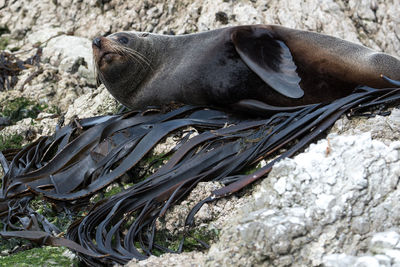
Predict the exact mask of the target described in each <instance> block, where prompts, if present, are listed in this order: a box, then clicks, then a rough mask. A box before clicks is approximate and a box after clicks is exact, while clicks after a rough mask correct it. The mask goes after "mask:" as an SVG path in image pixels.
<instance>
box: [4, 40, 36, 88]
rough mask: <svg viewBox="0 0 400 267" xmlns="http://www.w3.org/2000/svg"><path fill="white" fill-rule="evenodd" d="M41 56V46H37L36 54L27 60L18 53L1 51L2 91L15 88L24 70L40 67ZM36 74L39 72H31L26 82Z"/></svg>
mask: <svg viewBox="0 0 400 267" xmlns="http://www.w3.org/2000/svg"><path fill="white" fill-rule="evenodd" d="M41 56H42V48H41V47H38V48H36V52H35V54H34V55H33V56H31V57H29V58H27V59H25V60H21V59H20V58H18V57H17V56H16V53H10V52H7V51H0V91H5V90H10V89H13V88H14V86H15V85H16V84H17V82H18V75H19V74H20V72H21V71H22V70H25V69H27V68H32V67H34V66H37V67H39V64H40V58H41ZM36 74H37V72H34V74H31V76H30V77H28V79H27V80H26V81H25V82H24V83H26V82H29V80H30V79H32V78H33V77H34V75H36Z"/></svg>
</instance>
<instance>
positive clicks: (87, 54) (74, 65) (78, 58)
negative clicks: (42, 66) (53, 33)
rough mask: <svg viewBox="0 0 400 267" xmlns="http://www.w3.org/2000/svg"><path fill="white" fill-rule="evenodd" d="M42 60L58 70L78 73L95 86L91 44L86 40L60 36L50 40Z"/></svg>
mask: <svg viewBox="0 0 400 267" xmlns="http://www.w3.org/2000/svg"><path fill="white" fill-rule="evenodd" d="M43 59H44V60H48V62H49V63H50V64H51V65H53V66H56V67H59V70H61V71H63V72H68V73H72V74H73V73H78V74H79V76H81V77H83V78H85V79H86V80H88V82H89V83H91V84H96V80H95V75H94V63H93V55H92V42H91V41H90V40H88V39H86V38H82V37H76V36H68V35H61V36H58V37H55V38H53V39H51V40H50V41H49V42H48V43H47V46H46V47H45V49H44V50H43Z"/></svg>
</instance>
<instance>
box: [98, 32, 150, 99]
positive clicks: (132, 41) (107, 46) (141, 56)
mask: <svg viewBox="0 0 400 267" xmlns="http://www.w3.org/2000/svg"><path fill="white" fill-rule="evenodd" d="M147 35H148V34H147V33H136V32H118V33H114V34H111V35H109V36H107V37H103V36H102V37H96V38H94V39H93V42H92V48H93V57H94V60H93V62H94V64H95V70H96V75H97V81H98V82H100V83H103V84H104V85H105V86H106V87H107V89H108V90H109V91H110V93H111V94H112V95H113V96H114V97H115V98H117V99H118V100H120V101H121V102H122V103H123V104H125V103H124V96H125V97H126V95H128V94H130V93H132V94H133V93H134V91H135V90H136V89H137V87H138V86H139V84H140V83H141V82H142V80H143V79H145V77H146V76H147V74H148V72H149V71H150V70H151V68H152V67H151V65H152V58H153V56H154V51H153V46H152V40H151V38H147Z"/></svg>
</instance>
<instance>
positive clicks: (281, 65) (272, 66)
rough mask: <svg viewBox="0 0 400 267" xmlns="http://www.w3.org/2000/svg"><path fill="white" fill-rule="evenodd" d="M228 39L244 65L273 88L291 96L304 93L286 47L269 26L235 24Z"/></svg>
mask: <svg viewBox="0 0 400 267" xmlns="http://www.w3.org/2000/svg"><path fill="white" fill-rule="evenodd" d="M231 39H232V41H233V44H234V45H235V48H236V51H237V52H238V54H239V55H240V57H241V58H242V60H243V61H244V62H245V63H246V64H247V66H248V67H249V68H250V69H251V70H253V71H254V72H255V73H256V74H257V75H258V76H259V77H260V78H261V79H262V80H263V81H264V82H266V83H267V84H268V85H269V86H271V87H272V88H273V89H274V90H275V91H277V92H278V93H280V94H282V95H284V96H287V97H290V98H301V97H302V96H303V95H304V91H303V90H302V89H301V87H300V85H299V83H300V80H301V79H300V77H299V76H298V74H297V72H296V69H297V67H296V65H295V63H294V61H293V57H292V54H291V52H290V50H289V48H288V47H287V46H286V44H285V43H284V42H282V41H280V40H277V39H275V38H274V37H273V35H272V32H271V31H270V30H268V29H267V28H264V27H259V26H249V27H243V28H238V29H237V30H235V31H233V32H232V34H231Z"/></svg>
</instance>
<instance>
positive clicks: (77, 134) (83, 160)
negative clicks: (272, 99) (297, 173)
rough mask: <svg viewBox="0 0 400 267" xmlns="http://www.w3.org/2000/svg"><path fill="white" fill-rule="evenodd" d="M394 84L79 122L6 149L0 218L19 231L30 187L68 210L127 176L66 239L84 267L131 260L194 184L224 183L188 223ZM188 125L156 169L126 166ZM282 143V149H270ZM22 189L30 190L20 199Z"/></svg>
mask: <svg viewBox="0 0 400 267" xmlns="http://www.w3.org/2000/svg"><path fill="white" fill-rule="evenodd" d="M399 91H400V90H399V89H381V90H376V89H372V88H366V87H365V88H360V90H359V91H357V92H354V93H353V94H351V95H349V96H347V97H344V98H341V99H338V100H337V101H334V102H332V103H327V104H314V105H309V106H302V107H295V108H289V109H288V108H279V107H271V106H268V105H263V104H262V103H258V102H254V101H247V102H244V103H245V105H246V107H247V108H251V107H254V108H255V109H256V111H257V113H258V114H260V113H262V112H263V111H265V112H266V113H267V116H265V117H266V118H258V119H255V118H253V119H251V120H249V119H243V118H241V119H238V118H235V117H234V116H232V115H229V114H227V113H225V112H222V111H217V110H213V109H208V108H202V107H192V106H183V107H181V108H178V109H176V110H173V111H170V112H168V113H165V114H163V113H160V112H159V111H157V110H155V109H150V110H148V111H146V112H129V113H126V114H122V115H114V116H104V117H97V118H90V119H84V120H77V122H76V124H72V125H69V126H66V127H70V128H68V129H67V128H65V127H64V128H62V129H60V130H58V131H57V132H56V133H55V135H54V136H53V137H44V138H42V139H41V140H39V141H37V142H36V143H34V144H31V145H28V146H27V147H26V148H24V149H22V150H20V151H18V153H16V154H15V152H13V153H14V158H13V159H12V160H11V161H10V157H6V156H4V157H1V155H0V163H2V165H4V166H5V169H6V170H7V171H6V175H5V176H4V178H3V187H2V196H3V200H2V201H1V202H0V208H1V209H0V211H1V213H0V217H2V216H8V218H10V219H9V220H8V221H7V220H4V221H5V222H6V225H5V227H6V228H8V229H14V228H16V229H24V227H22V228H21V227H20V226H19V225H18V223H20V224H21V223H22V224H24V225H29V224H30V221H29V220H28V219H27V218H28V217H29V216H27V215H28V214H29V212H30V211H29V209H28V208H27V203H29V199H31V198H32V196H33V195H34V194H40V195H42V196H43V197H45V199H48V200H52V201H53V203H57V205H60V204H63V205H67V204H68V205H70V207H72V206H74V204H73V203H77V201H84V200H85V199H86V200H87V199H88V197H91V196H93V195H94V194H95V193H96V192H99V191H100V190H102V189H103V188H105V187H106V186H107V185H109V184H112V183H115V182H117V181H119V180H120V178H121V177H122V176H124V175H125V176H127V177H129V178H130V179H131V181H134V182H133V185H131V186H130V187H129V188H127V189H126V190H124V191H122V192H121V193H118V194H116V195H114V196H112V197H110V198H108V199H102V200H100V201H99V202H97V203H96V204H95V205H94V206H93V207H92V208H91V210H90V211H89V213H88V214H87V215H86V216H85V217H83V218H82V219H80V220H77V221H75V222H73V223H72V225H71V226H70V227H69V230H68V232H67V236H66V237H67V239H69V240H72V241H74V242H76V243H77V244H78V245H79V246H81V247H82V248H83V249H84V250H77V249H75V251H77V252H78V254H79V255H80V256H81V258H82V259H83V260H84V261H85V262H86V263H87V264H89V265H100V266H101V265H104V264H113V263H119V264H124V263H126V262H127V261H129V260H130V259H132V258H137V259H140V260H141V259H145V258H147V257H148V256H150V255H152V254H153V252H154V250H162V251H165V252H171V250H170V249H169V248H167V247H165V246H164V245H162V244H159V243H158V242H157V241H156V240H155V235H156V233H157V229H156V223H155V222H156V220H157V219H158V218H159V217H161V216H163V215H164V214H165V212H166V211H167V210H168V208H169V207H171V206H173V205H174V204H175V203H177V202H178V201H179V200H181V199H182V198H183V197H185V196H186V195H187V194H188V193H189V192H190V191H191V190H192V189H193V188H194V187H195V186H196V185H197V184H198V183H199V182H201V181H219V182H222V183H223V184H224V185H225V187H223V188H221V189H219V190H216V191H214V192H212V194H211V195H210V197H208V198H207V199H205V200H203V201H202V202H200V203H199V204H198V205H197V206H196V207H195V208H194V209H193V210H192V211H191V212H190V213H189V214H188V217H187V221H186V223H187V225H189V226H190V225H192V223H193V218H194V215H195V213H196V212H197V211H198V210H199V209H200V207H201V205H202V204H203V203H206V202H210V201H213V200H214V199H217V198H220V197H223V196H226V195H229V194H232V193H234V192H237V191H238V190H240V189H242V188H243V187H245V186H246V185H248V184H250V183H252V182H254V181H256V180H257V179H260V178H262V177H265V175H267V174H268V172H269V171H270V170H271V168H272V166H273V164H274V163H275V162H277V161H279V160H280V159H282V158H285V157H289V156H292V155H294V154H295V153H296V152H298V151H299V150H301V149H302V148H304V146H306V145H307V144H308V143H310V142H311V141H313V140H315V138H317V137H318V136H320V135H321V134H322V133H323V132H324V131H325V130H326V129H327V128H329V127H330V126H331V125H332V124H333V123H334V122H335V121H336V120H337V118H339V117H340V116H341V115H342V114H345V113H347V112H349V111H351V110H357V111H359V110H362V109H363V108H365V107H368V106H370V105H380V104H385V103H388V102H393V101H398V100H399V99H400V92H399ZM187 127H194V128H195V129H197V131H198V133H199V134H198V135H197V136H195V137H192V138H190V139H184V141H183V142H182V143H180V144H179V145H177V146H176V148H175V149H172V150H171V152H170V153H171V157H170V158H169V159H168V161H167V162H166V163H165V164H164V165H163V166H161V167H160V168H159V169H158V170H156V171H155V172H154V173H153V174H151V175H150V176H148V177H146V178H145V179H143V180H141V179H139V178H138V177H136V176H135V175H134V174H133V173H131V172H130V171H131V170H132V169H133V168H135V167H137V166H138V164H139V162H141V161H142V160H144V159H145V158H146V156H147V155H148V154H149V152H150V151H151V150H152V149H153V148H154V147H155V146H156V145H157V144H159V143H160V142H161V141H162V140H163V139H165V138H166V137H167V136H168V135H170V134H171V133H174V132H176V131H179V130H183V129H186V128H187ZM281 148H285V149H286V151H285V152H283V153H282V154H281V155H277V154H276V153H277V152H278V151H279V150H280V149H281ZM274 153H275V154H274ZM272 155H275V156H276V158H275V159H274V160H271V161H270V162H268V163H267V165H266V166H265V167H263V168H260V169H258V170H256V171H255V172H253V173H251V174H243V172H244V171H246V173H247V171H248V169H249V168H255V166H256V164H257V163H258V162H259V161H260V160H261V159H266V158H268V157H270V156H272ZM23 196H25V197H27V199H26V200H24V201H22V197H23ZM20 199H21V201H19V200H20ZM17 213H21V214H24V216H25V217H23V216H19V217H18V216H17ZM25 214H27V215H25ZM32 214H33V213H32ZM35 218H36V219H35ZM32 221H33V224H34V225H35V229H38V228H43V229H44V230H45V232H47V233H48V234H49V235H51V232H52V230H51V226H50V225H49V226H45V225H46V223H41V219H40V218H39V217H38V216H36V217H35V216H33V219H32ZM35 221H38V223H36V222H35ZM42 221H43V220H42ZM13 227H14V228H13ZM24 230H25V231H26V230H27V229H24ZM26 238H27V239H29V235H27V236H26ZM204 245H205V244H204ZM71 249H74V248H72V247H71ZM178 250H179V249H178ZM88 251H89V252H88ZM94 255H96V256H94ZM99 255H103V256H101V257H99Z"/></svg>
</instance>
